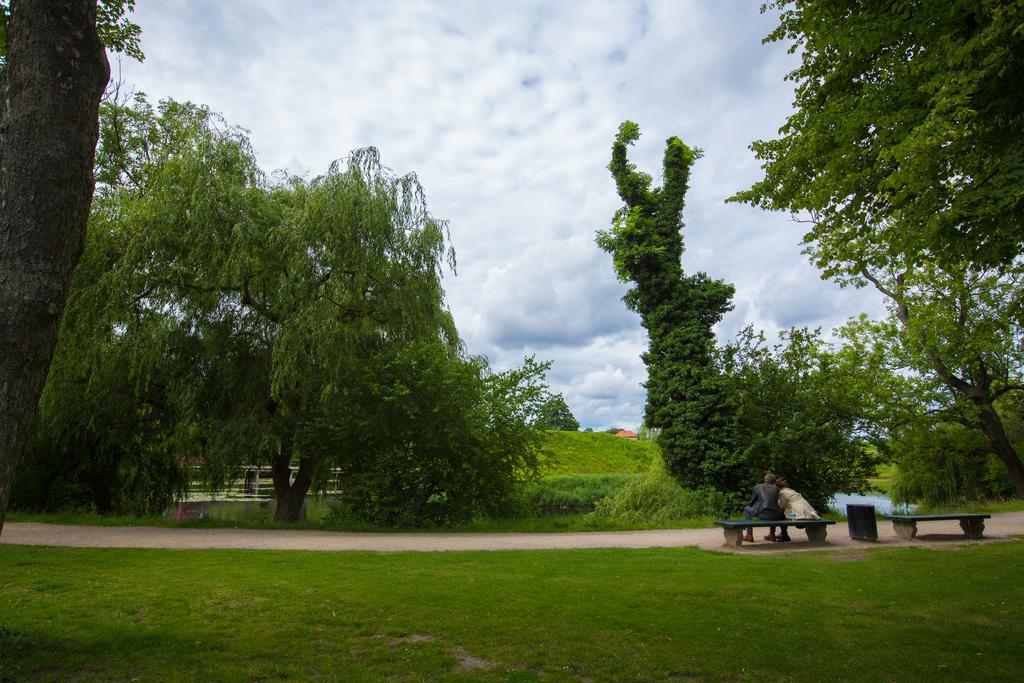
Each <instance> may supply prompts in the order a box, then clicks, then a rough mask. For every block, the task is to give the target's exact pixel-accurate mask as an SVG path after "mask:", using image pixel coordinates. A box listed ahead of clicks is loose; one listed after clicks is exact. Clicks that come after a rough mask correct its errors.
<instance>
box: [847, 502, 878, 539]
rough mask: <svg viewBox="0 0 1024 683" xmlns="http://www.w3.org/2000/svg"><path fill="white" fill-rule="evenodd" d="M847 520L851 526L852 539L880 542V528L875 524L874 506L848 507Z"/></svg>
mask: <svg viewBox="0 0 1024 683" xmlns="http://www.w3.org/2000/svg"><path fill="white" fill-rule="evenodd" d="M846 520H847V523H848V524H849V526H850V538H852V539H853V540H855V541H877V540H878V526H877V525H876V524H875V506H874V505H847V506H846Z"/></svg>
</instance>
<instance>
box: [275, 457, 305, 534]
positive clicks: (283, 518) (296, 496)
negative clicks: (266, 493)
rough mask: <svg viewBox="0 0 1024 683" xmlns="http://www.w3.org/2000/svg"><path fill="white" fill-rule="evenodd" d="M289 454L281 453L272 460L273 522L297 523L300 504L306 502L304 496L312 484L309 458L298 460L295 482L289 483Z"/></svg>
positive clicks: (300, 510) (300, 508)
mask: <svg viewBox="0 0 1024 683" xmlns="http://www.w3.org/2000/svg"><path fill="white" fill-rule="evenodd" d="M290 462H291V453H287V454H286V453H284V452H282V453H281V454H279V455H278V456H277V457H275V458H274V462H273V477H274V495H275V497H276V498H277V507H276V509H275V510H274V521H275V522H297V521H299V516H300V515H301V514H302V504H303V503H305V502H306V494H307V493H309V487H310V486H311V485H312V483H313V470H314V469H315V467H314V463H313V461H312V460H311V459H309V458H300V459H299V471H298V472H296V474H295V481H294V482H293V481H291V468H290V467H289V464H290Z"/></svg>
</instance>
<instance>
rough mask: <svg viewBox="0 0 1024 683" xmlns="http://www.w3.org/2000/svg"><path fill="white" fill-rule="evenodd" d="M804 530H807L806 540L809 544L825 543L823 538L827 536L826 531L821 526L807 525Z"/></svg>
mask: <svg viewBox="0 0 1024 683" xmlns="http://www.w3.org/2000/svg"><path fill="white" fill-rule="evenodd" d="M804 531H806V532H807V540H808V541H809V542H810V544H811V545H825V539H826V538H828V531H827V530H826V529H825V527H823V526H817V525H814V526H809V527H807V528H806V529H804Z"/></svg>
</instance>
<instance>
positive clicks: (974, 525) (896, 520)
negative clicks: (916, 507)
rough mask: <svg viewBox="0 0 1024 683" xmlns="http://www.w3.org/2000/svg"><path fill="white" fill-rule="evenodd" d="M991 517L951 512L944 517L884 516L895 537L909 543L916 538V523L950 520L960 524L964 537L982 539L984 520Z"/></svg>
mask: <svg viewBox="0 0 1024 683" xmlns="http://www.w3.org/2000/svg"><path fill="white" fill-rule="evenodd" d="M991 516H992V515H979V514H973V513H969V512H951V513H949V514H945V515H886V516H885V518H886V519H888V520H889V521H890V522H892V528H893V530H894V531H895V532H896V535H897V536H899V537H900V538H902V539H903V540H904V541H909V540H912V539H913V538H914V537H915V536H917V523H918V522H938V521H942V520H950V519H955V520H957V521H959V522H960V528H961V529H963V530H964V536H966V537H967V538H982V536H983V535H984V533H985V520H986V519H988V518H989V517H991Z"/></svg>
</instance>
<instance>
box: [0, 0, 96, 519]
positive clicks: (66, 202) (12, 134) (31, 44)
mask: <svg viewBox="0 0 1024 683" xmlns="http://www.w3.org/2000/svg"><path fill="white" fill-rule="evenodd" d="M7 59H8V62H7V66H6V68H5V69H4V72H5V73H4V74H3V76H2V77H0V102H2V104H0V349H2V351H0V531H2V530H3V521H4V516H5V513H6V510H7V501H8V499H9V497H10V486H11V481H12V479H13V477H14V468H15V465H16V463H17V460H18V457H19V456H20V454H21V450H22V448H23V446H24V443H25V440H26V437H27V436H28V433H29V430H30V429H31V427H32V422H33V420H34V419H35V413H36V407H37V404H38V402H39V396H40V394H41V393H42V389H43V383H44V382H45V381H46V373H47V370H48V369H49V367H50V360H51V358H52V356H53V348H54V345H55V344H56V341H57V328H58V324H59V322H60V317H61V312H62V311H63V309H64V301H65V299H66V298H67V290H68V280H69V278H70V275H71V270H72V269H73V268H74V266H75V264H76V263H77V261H78V257H79V255H80V254H81V251H82V244H83V241H84V236H85V224H86V221H87V219H88V217H89V205H90V203H91V202H92V192H93V187H94V182H93V175H92V173H93V160H94V155H95V152H96V140H97V137H98V135H99V124H98V121H99V101H100V97H101V96H102V95H103V89H104V88H105V87H106V84H107V80H108V78H109V76H110V66H109V65H108V63H107V56H106V52H105V51H104V49H103V45H102V44H101V43H100V39H99V36H97V34H96V0H61V1H60V2H55V1H54V0H13V2H12V3H11V18H10V23H9V25H8V28H7Z"/></svg>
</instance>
